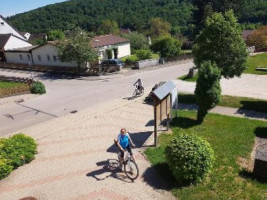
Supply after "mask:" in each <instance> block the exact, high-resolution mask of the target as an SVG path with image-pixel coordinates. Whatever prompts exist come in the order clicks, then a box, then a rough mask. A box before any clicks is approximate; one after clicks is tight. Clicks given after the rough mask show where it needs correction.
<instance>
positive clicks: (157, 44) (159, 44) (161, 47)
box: [150, 36, 182, 58]
mask: <svg viewBox="0 0 267 200" xmlns="http://www.w3.org/2000/svg"><path fill="white" fill-rule="evenodd" d="M181 46H182V43H181V42H180V41H179V40H177V39H175V38H172V37H170V36H162V37H160V38H158V39H156V40H155V41H154V42H153V44H152V46H151V47H150V48H151V50H152V51H153V52H155V53H159V54H160V56H161V57H162V58H172V57H176V56H178V55H179V54H180V53H181Z"/></svg>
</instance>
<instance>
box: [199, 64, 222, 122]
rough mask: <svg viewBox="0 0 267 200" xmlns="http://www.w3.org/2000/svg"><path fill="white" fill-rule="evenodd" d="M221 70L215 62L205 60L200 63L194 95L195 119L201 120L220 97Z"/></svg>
mask: <svg viewBox="0 0 267 200" xmlns="http://www.w3.org/2000/svg"><path fill="white" fill-rule="evenodd" d="M220 78H221V71H220V69H219V68H218V67H217V65H215V64H211V62H210V61H206V62H204V63H203V64H201V67H200V69H199V71H198V78H197V85H196V89H195V95H196V100H197V104H198V106H199V108H198V112H197V119H198V121H199V122H202V121H203V120H204V118H205V116H206V114H207V113H208V110H210V109H211V108H214V107H215V106H216V105H217V104H218V103H219V102H220V98H221V87H220Z"/></svg>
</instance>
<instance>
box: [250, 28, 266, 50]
mask: <svg viewBox="0 0 267 200" xmlns="http://www.w3.org/2000/svg"><path fill="white" fill-rule="evenodd" d="M266 35H267V26H261V27H259V28H258V29H257V30H255V31H253V32H252V34H251V35H249V36H248V38H247V45H249V46H255V47H256V49H257V51H265V50H267V36H266Z"/></svg>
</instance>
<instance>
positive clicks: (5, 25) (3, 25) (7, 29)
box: [0, 15, 26, 40]
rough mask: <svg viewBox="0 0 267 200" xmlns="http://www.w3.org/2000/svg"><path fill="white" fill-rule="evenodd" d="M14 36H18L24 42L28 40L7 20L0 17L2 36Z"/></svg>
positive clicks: (0, 32)
mask: <svg viewBox="0 0 267 200" xmlns="http://www.w3.org/2000/svg"><path fill="white" fill-rule="evenodd" d="M9 33H11V34H13V35H14V36H17V37H19V38H21V39H23V40H26V38H25V37H24V36H23V35H21V34H20V33H19V32H18V31H17V30H16V29H15V28H13V27H12V26H10V25H9V24H8V23H7V22H6V21H5V19H4V18H3V17H2V16H1V15H0V35H1V34H9Z"/></svg>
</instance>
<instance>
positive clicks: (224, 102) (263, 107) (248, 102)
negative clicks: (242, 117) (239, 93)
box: [178, 93, 267, 113]
mask: <svg viewBox="0 0 267 200" xmlns="http://www.w3.org/2000/svg"><path fill="white" fill-rule="evenodd" d="M178 101H179V103H186V104H196V99H195V95H194V94H183V93H180V94H179V95H178ZM218 106H225V107H232V108H242V109H247V110H254V111H258V112H266V113H267V101H265V100H262V99H252V98H247V97H234V96H227V95H225V96H222V97H221V102H220V103H219V104H218Z"/></svg>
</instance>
